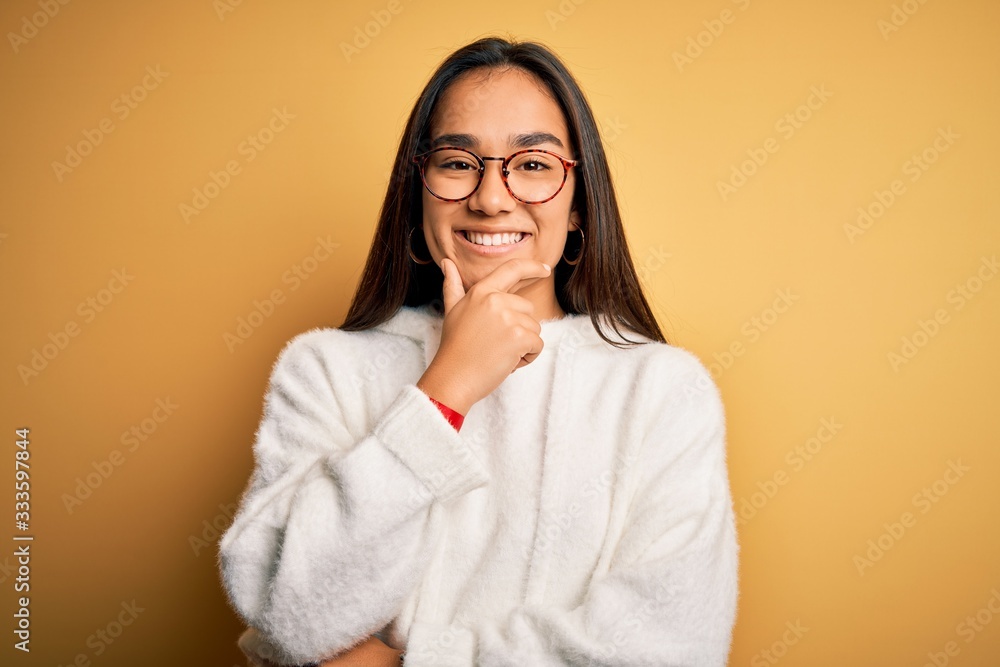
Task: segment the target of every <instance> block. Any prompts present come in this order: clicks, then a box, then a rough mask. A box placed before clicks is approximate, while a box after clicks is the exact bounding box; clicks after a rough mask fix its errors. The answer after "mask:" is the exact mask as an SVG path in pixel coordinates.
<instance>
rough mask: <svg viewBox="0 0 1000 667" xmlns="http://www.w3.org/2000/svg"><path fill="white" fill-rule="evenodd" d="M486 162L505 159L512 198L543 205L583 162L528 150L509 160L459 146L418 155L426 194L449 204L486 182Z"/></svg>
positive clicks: (503, 171) (505, 179)
mask: <svg viewBox="0 0 1000 667" xmlns="http://www.w3.org/2000/svg"><path fill="white" fill-rule="evenodd" d="M486 160H502V162H501V163H500V175H501V177H502V178H503V184H504V185H505V186H506V187H507V191H508V192H509V193H510V194H511V196H512V197H513V198H514V199H516V200H518V201H519V202H522V203H525V204H544V203H545V202H547V201H549V200H550V199H552V198H553V197H555V196H556V195H557V194H559V192H560V191H561V190H562V188H563V185H565V184H566V177H567V176H568V175H569V170H570V168H572V167H575V166H576V165H578V164H580V160H567V159H566V158H564V157H562V156H561V155H556V154H555V153H553V152H552V151H546V150H542V149H540V148H527V149H524V150H520V151H517V152H516V153H511V154H510V155H508V156H507V157H480V156H478V155H476V154H475V153H473V152H472V151H467V150H465V149H464V148H458V147H456V146H441V147H440V148H435V149H433V150H430V151H427V152H426V153H421V154H420V155H415V156H414V157H413V162H414V164H416V165H417V166H418V167H420V180H422V181H423V182H424V187H426V188H427V191H428V192H430V193H431V194H432V195H434V196H435V197H437V198H438V199H441V200H444V201H450V202H459V201H464V200H466V199H468V198H469V197H471V196H472V195H473V194H474V193H475V192H476V190H478V189H479V186H480V185H481V184H482V182H483V174H484V173H486V162H485V161H486Z"/></svg>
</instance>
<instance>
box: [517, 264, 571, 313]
mask: <svg viewBox="0 0 1000 667" xmlns="http://www.w3.org/2000/svg"><path fill="white" fill-rule="evenodd" d="M517 295H518V296H522V297H524V298H525V299H527V300H528V301H531V303H532V304H533V305H534V306H535V310H534V313H532V316H533V317H534V318H535V320H537V321H539V322H540V321H542V320H557V319H560V318H562V317H565V316H566V312H565V311H564V310H563V309H562V307H561V306H560V305H559V300H558V299H557V298H556V290H555V278H554V277H553V276H551V275H550V276H549V277H547V278H544V279H542V280H536V281H535V282H533V283H531V284H530V285H528V286H527V287H523V288H521V289H519V290H518V291H517Z"/></svg>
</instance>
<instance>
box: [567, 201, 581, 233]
mask: <svg viewBox="0 0 1000 667" xmlns="http://www.w3.org/2000/svg"><path fill="white" fill-rule="evenodd" d="M581 221H582V218H581V217H580V212H579V211H577V210H576V205H575V204H574V205H573V208H571V209H570V211H569V220H568V224H567V225H566V231H568V232H575V231H576V230H577V229H579V228H580V227H581V226H582V224H581Z"/></svg>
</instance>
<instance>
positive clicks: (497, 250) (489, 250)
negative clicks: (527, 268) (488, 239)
mask: <svg viewBox="0 0 1000 667" xmlns="http://www.w3.org/2000/svg"><path fill="white" fill-rule="evenodd" d="M466 231H472V232H474V231H476V230H474V229H471V230H465V229H462V230H458V231H456V232H455V236H456V237H458V244H459V245H460V246H462V247H464V248H468V249H469V250H470V251H471V252H474V253H476V254H478V255H484V256H487V257H494V256H497V255H506V254H508V253H511V252H514V251H515V250H517V249H518V248H520V247H521V246H522V245H524V244H525V243H527V242H528V239H530V238H531V237H532V235H531V234H530V233H528V232H521V234H523V236H522V238H521V240H520V241H518V242H517V243H510V244H507V245H477V244H475V243H473V242H472V241H470V240H468V239H467V238H465V234H464V233H463V232H466ZM505 231H506V232H507V233H510V231H509V230H503V231H500V230H497V231H490V232H481V233H483V234H503V233H504V232H505Z"/></svg>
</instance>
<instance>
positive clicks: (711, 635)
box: [220, 306, 738, 667]
mask: <svg viewBox="0 0 1000 667" xmlns="http://www.w3.org/2000/svg"><path fill="white" fill-rule="evenodd" d="M441 322H442V320H441V316H440V315H439V314H437V313H435V312H434V311H433V310H432V309H431V308H430V306H424V307H420V308H410V307H403V308H401V309H400V310H399V311H398V312H397V313H396V314H395V315H394V316H393V318H392V319H391V320H389V321H388V322H386V323H384V324H382V325H381V326H379V327H377V328H376V329H373V330H368V331H364V332H345V331H341V330H339V329H314V330H311V331H308V332H306V333H303V334H301V335H299V336H297V337H295V338H294V339H292V340H291V341H289V343H288V344H287V345H286V346H285V348H284V349H283V350H282V352H281V354H280V355H279V356H278V359H277V361H276V363H275V365H274V368H273V371H272V375H271V380H270V383H269V387H268V391H267V394H266V397H265V408H264V416H263V419H262V421H261V423H260V427H259V428H258V430H257V434H256V442H255V444H254V456H255V462H256V467H255V469H254V472H253V476H252V478H251V480H250V484H249V486H248V488H247V490H246V492H245V494H244V496H243V499H242V501H241V503H240V508H239V511H238V513H237V515H236V517H235V519H234V522H233V525H232V526H231V527H230V529H229V530H228V531H227V532H226V534H225V535H224V536H223V538H222V540H221V542H220V556H221V570H222V576H223V581H224V584H225V587H226V590H227V592H228V594H229V597H230V600H231V602H232V604H233V606H234V607H235V609H236V610H237V611H238V612H239V614H240V616H241V617H242V618H243V619H244V620H245V621H246V623H247V624H248V625H249V626H250V629H249V630H248V631H247V633H245V634H244V636H243V637H242V638H241V646H243V647H244V650H246V651H248V652H249V653H257V654H260V655H263V656H265V657H267V658H268V659H270V660H271V661H273V662H276V663H279V664H302V663H307V662H310V661H319V660H320V659H322V658H323V657H328V656H331V655H333V654H336V653H339V652H340V651H343V650H345V649H347V648H349V647H350V646H353V645H355V644H356V643H358V642H359V641H360V640H362V639H364V638H365V637H368V636H369V635H372V634H373V633H378V635H379V636H380V637H382V638H383V639H384V640H385V641H386V642H387V643H389V644H390V645H393V646H395V647H397V648H405V650H406V664H407V666H408V667H423V666H428V667H445V666H456V667H458V666H462V667H466V666H471V665H481V666H485V667H499V666H501V665H510V666H515V665H516V666H517V667H526V666H531V667H547V666H550V665H551V666H555V665H608V666H611V665H650V666H653V665H656V666H659V667H664V666H677V667H680V666H685V667H689V666H692V667H693V666H701V665H704V666H719V665H725V664H726V660H727V656H728V653H729V648H730V641H731V636H732V628H733V623H734V621H735V615H736V600H737V555H738V546H737V542H736V530H735V521H734V515H733V509H732V499H731V495H730V490H729V479H728V473H727V469H726V453H725V416H724V410H723V405H722V402H721V399H720V396H719V392H718V389H717V387H716V385H715V383H714V382H713V381H712V378H711V376H710V375H709V373H708V372H707V371H706V369H705V367H704V366H703V365H702V364H701V362H700V361H699V360H698V359H697V358H696V357H695V356H694V355H692V354H691V353H689V352H687V351H685V350H683V349H680V348H677V347H673V346H669V345H664V344H662V343H656V342H649V343H646V344H643V345H639V346H636V347H632V348H627V349H620V348H615V347H614V346H611V345H609V344H608V343H607V342H605V341H603V340H601V338H600V337H599V336H598V334H597V331H596V330H595V329H594V327H593V325H592V324H591V321H590V318H589V316H587V315H569V316H567V317H565V318H563V319H560V320H549V321H543V322H542V323H541V324H542V334H541V336H542V339H543V340H544V341H545V343H546V345H545V347H544V349H543V351H542V353H541V354H540V355H539V357H538V358H537V359H536V360H535V362H533V363H532V364H529V365H528V366H526V367H524V368H521V369H518V370H517V371H515V372H514V373H513V374H512V375H511V376H509V377H508V378H507V379H505V380H504V382H503V383H502V384H501V385H500V387H498V388H497V390H496V391H494V392H493V393H492V394H490V395H489V396H488V397H486V398H485V399H483V400H482V401H480V402H478V403H476V404H475V405H474V406H473V407H472V409H471V410H470V411H469V413H468V415H467V416H466V419H465V423H464V425H463V427H462V429H461V431H460V432H456V431H455V430H454V429H453V428H452V427H451V425H449V424H448V422H447V420H446V419H445V417H444V416H443V415H442V414H441V413H440V411H439V410H438V409H437V407H435V406H434V404H433V403H431V402H430V400H429V399H428V397H427V396H426V395H425V394H424V393H423V392H421V391H420V390H419V389H418V388H417V387H416V382H417V380H418V379H419V378H420V376H421V375H422V374H423V372H424V370H425V369H426V368H427V366H428V364H429V363H430V361H431V360H432V359H433V358H434V354H435V352H436V351H437V347H438V344H439V343H440V335H441ZM637 337H638V336H637V335H636V334H632V335H630V338H632V339H636V338H637ZM643 340H645V339H643Z"/></svg>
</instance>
